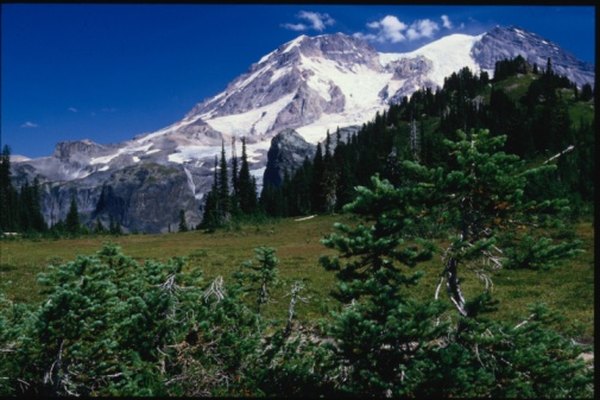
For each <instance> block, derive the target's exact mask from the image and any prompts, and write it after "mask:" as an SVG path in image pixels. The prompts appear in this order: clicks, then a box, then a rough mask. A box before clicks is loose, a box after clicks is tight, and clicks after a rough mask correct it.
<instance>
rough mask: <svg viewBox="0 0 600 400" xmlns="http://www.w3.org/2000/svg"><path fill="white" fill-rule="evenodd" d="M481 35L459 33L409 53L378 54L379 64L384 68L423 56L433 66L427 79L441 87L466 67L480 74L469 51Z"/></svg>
mask: <svg viewBox="0 0 600 400" xmlns="http://www.w3.org/2000/svg"><path fill="white" fill-rule="evenodd" d="M483 35H484V34H481V35H477V36H471V35H463V34H460V33H456V34H453V35H448V36H445V37H443V38H441V39H439V40H436V41H435V42H431V43H429V44H427V45H425V46H423V47H421V48H419V49H417V50H415V51H412V52H410V53H379V62H380V63H381V65H383V66H386V65H388V64H389V63H390V62H391V61H395V60H401V59H405V58H415V57H418V56H423V57H425V58H427V59H429V60H430V61H431V62H432V64H433V65H432V69H431V71H430V72H429V74H428V75H427V77H428V78H429V79H430V80H431V81H433V82H434V83H435V84H436V85H438V86H440V87H442V86H443V85H444V78H446V77H448V76H450V75H451V74H452V73H453V72H458V71H459V70H461V69H462V68H463V67H468V68H469V69H470V70H471V71H472V72H473V73H479V72H480V69H479V65H478V64H477V63H476V62H475V60H474V59H473V57H472V56H471V49H472V48H473V45H474V44H475V43H477V42H478V41H479V40H481V38H482V37H483Z"/></svg>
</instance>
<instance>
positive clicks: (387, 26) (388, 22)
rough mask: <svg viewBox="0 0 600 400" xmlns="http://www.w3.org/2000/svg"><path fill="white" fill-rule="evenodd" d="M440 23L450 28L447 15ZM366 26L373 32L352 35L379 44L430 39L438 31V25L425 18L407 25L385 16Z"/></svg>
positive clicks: (450, 24)
mask: <svg viewBox="0 0 600 400" xmlns="http://www.w3.org/2000/svg"><path fill="white" fill-rule="evenodd" d="M442 22H443V24H444V27H451V26H452V22H451V21H450V19H449V18H448V16H447V15H443V16H442ZM366 26H367V28H369V29H371V30H373V31H374V32H372V33H362V32H357V33H355V34H354V37H357V38H361V39H366V40H371V41H374V42H379V43H386V42H390V43H399V42H403V41H405V40H409V41H411V40H417V39H421V38H432V37H433V36H434V34H435V32H437V31H438V30H439V29H440V26H439V24H437V23H436V22H434V21H432V20H430V19H427V18H426V19H419V20H415V21H413V22H412V23H411V24H410V25H408V24H406V23H404V22H402V21H400V20H399V19H398V17H396V16H394V15H386V16H385V17H383V18H382V19H381V20H379V21H372V22H369V23H367V24H366ZM448 29H449V28H448Z"/></svg>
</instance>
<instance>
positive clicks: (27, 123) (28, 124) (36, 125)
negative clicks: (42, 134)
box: [21, 121, 39, 128]
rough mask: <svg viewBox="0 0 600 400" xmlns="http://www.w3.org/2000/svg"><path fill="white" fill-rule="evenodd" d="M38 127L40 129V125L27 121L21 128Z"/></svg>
mask: <svg viewBox="0 0 600 400" xmlns="http://www.w3.org/2000/svg"><path fill="white" fill-rule="evenodd" d="M37 127H39V125H38V124H36V123H35V122H31V121H27V122H25V123H23V124H22V125H21V128H37Z"/></svg>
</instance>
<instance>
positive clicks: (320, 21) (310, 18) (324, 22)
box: [281, 11, 335, 32]
mask: <svg viewBox="0 0 600 400" xmlns="http://www.w3.org/2000/svg"><path fill="white" fill-rule="evenodd" d="M296 17H297V18H299V19H303V20H305V21H306V22H307V24H305V23H297V24H293V23H285V24H282V25H281V26H282V27H284V28H286V29H290V30H293V31H306V30H309V29H313V30H315V31H319V32H322V31H323V30H325V27H327V26H331V25H333V24H335V20H334V19H333V18H331V17H330V16H329V14H326V13H318V12H312V11H300V12H299V13H298V15H296Z"/></svg>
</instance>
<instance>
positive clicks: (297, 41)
mask: <svg viewBox="0 0 600 400" xmlns="http://www.w3.org/2000/svg"><path fill="white" fill-rule="evenodd" d="M306 37H307V36H306V35H300V36H298V37H297V38H296V39H294V40H292V41H290V42H288V43H287V46H286V47H285V49H284V50H283V51H282V52H281V54H285V53H288V52H289V51H291V50H292V49H294V48H296V47H298V46H300V43H302V41H303V40H304V39H305V38H306Z"/></svg>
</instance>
